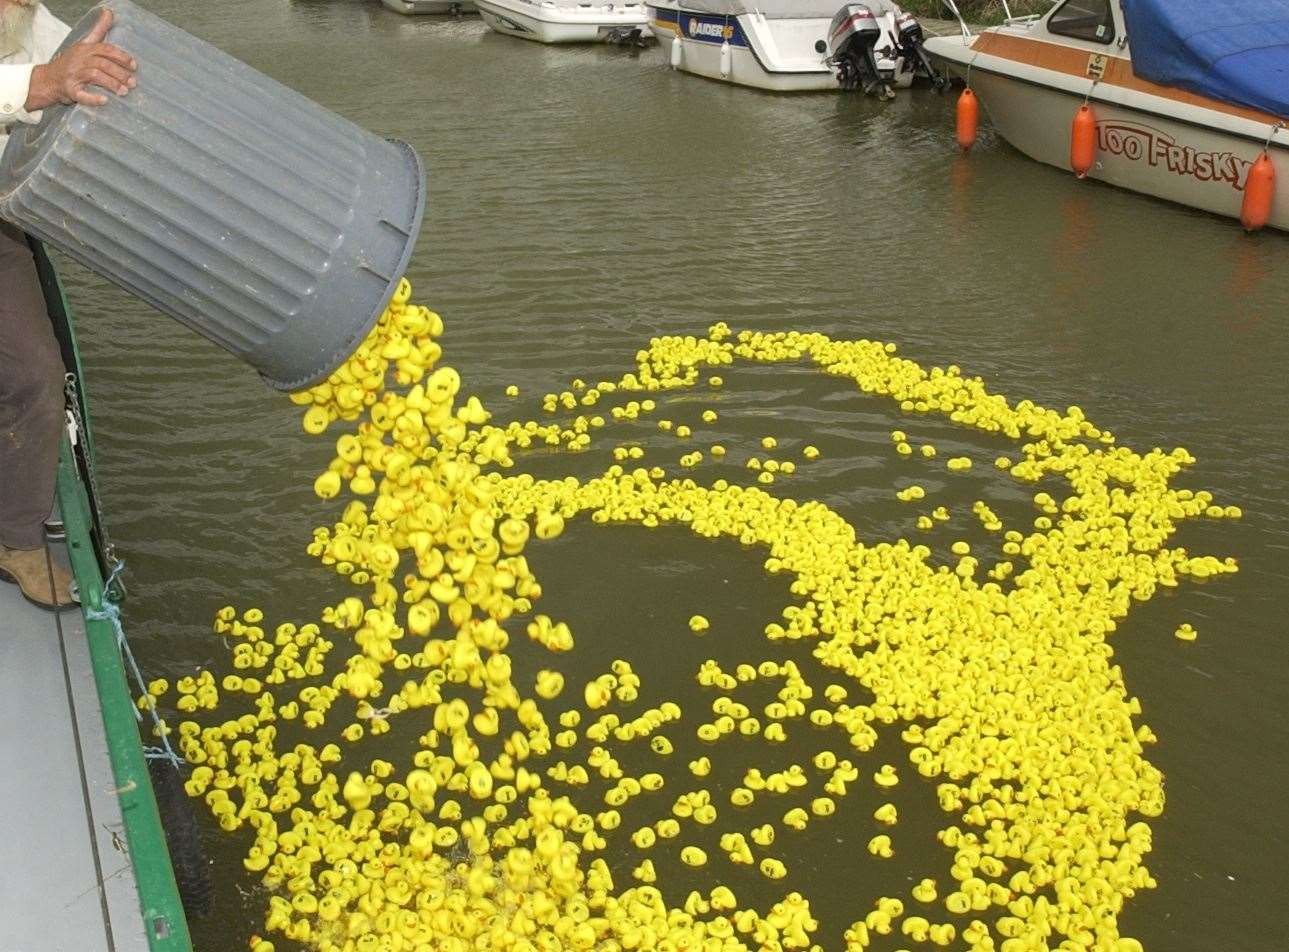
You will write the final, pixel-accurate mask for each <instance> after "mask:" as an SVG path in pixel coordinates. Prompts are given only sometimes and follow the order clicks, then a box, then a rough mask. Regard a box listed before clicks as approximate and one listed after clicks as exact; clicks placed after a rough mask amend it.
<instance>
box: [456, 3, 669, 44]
mask: <svg viewBox="0 0 1289 952" xmlns="http://www.w3.org/2000/svg"><path fill="white" fill-rule="evenodd" d="M475 6H476V7H478V10H479V15H480V16H481V17H483V22H484V23H486V24H488V26H490V27H492V28H493V29H494V30H496V31H497V32H498V33H505V34H506V35H507V36H518V37H521V38H522V39H525V40H535V41H537V42H538V43H600V42H606V41H608V42H638V41H639V40H640V38H641V37H642V36H643V35H644V30H645V26H646V25H647V24H648V22H649V15H648V13H647V12H646V10H645V7H644V4H643V3H637V2H609V3H585V2H584V3H579V2H576V0H562V2H557V0H475Z"/></svg>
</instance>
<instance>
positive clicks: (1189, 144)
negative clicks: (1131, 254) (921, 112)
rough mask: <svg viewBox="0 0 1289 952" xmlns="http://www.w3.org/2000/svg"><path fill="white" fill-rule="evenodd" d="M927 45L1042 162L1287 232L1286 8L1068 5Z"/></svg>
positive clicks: (1223, 0) (1245, 2)
mask: <svg viewBox="0 0 1289 952" xmlns="http://www.w3.org/2000/svg"><path fill="white" fill-rule="evenodd" d="M926 49H927V52H928V53H930V54H931V55H932V57H933V58H934V59H936V60H937V61H939V62H940V63H943V64H944V65H945V66H946V67H947V68H948V69H949V70H951V71H952V72H953V73H955V74H956V75H958V76H959V77H961V78H962V79H964V80H965V81H966V82H967V83H968V85H970V87H971V88H972V89H973V90H974V93H975V95H977V96H978V97H979V100H980V102H981V103H982V104H983V105H984V107H985V109H986V110H987V112H988V115H989V118H990V119H991V120H992V122H993V125H994V127H995V128H996V129H997V131H998V133H999V134H1000V135H1001V136H1002V137H1003V138H1004V139H1006V140H1007V141H1008V142H1010V143H1011V144H1012V145H1014V146H1015V147H1016V148H1018V149H1019V150H1020V151H1022V152H1024V153H1025V154H1026V155H1028V156H1030V157H1032V158H1034V159H1037V160H1039V161H1040V162H1045V163H1047V164H1049V165H1054V166H1057V167H1059V168H1064V169H1070V168H1074V170H1075V171H1076V172H1079V173H1080V174H1081V175H1086V177H1087V178H1091V179H1099V180H1101V181H1104V182H1107V183H1109V184H1111V185H1117V186H1120V187H1123V188H1128V189H1132V190H1133V191H1137V192H1142V193H1145V194H1147V195H1153V196H1156V197H1159V198H1163V199H1167V200H1169V201H1173V202H1180V203H1182V204H1184V205H1190V206H1193V207H1195V208H1200V209H1204V210H1206V211H1210V212H1215V213H1216V214H1219V215H1226V216H1230V217H1235V218H1240V219H1241V220H1242V221H1243V222H1244V223H1245V226H1246V227H1261V225H1263V224H1269V225H1271V226H1272V227H1276V228H1282V229H1283V228H1289V189H1286V188H1285V187H1280V188H1276V187H1275V183H1276V181H1277V180H1279V181H1281V182H1282V183H1283V182H1284V181H1285V177H1286V176H1289V132H1286V131H1285V130H1284V128H1283V124H1284V122H1285V120H1286V119H1287V118H1289V87H1286V85H1285V82H1284V77H1285V76H1286V75H1289V0H1203V2H1200V0H1060V2H1057V3H1056V4H1055V5H1054V6H1053V7H1052V9H1051V10H1050V11H1048V12H1047V13H1046V14H1044V15H1042V16H1036V17H1018V18H1013V19H1011V20H1008V21H1007V22H1006V23H1004V24H1003V25H1002V26H998V27H994V28H991V29H988V30H984V31H982V32H981V33H979V34H972V32H971V31H970V30H969V29H968V28H967V26H966V25H965V24H963V25H962V29H961V34H960V35H958V36H943V37H936V38H932V39H930V40H928V41H927V43H926ZM1076 115H1081V119H1080V122H1081V127H1082V131H1079V130H1078V129H1077V128H1076V126H1075V124H1074V119H1075V117H1076ZM1080 136H1082V137H1084V138H1085V140H1086V141H1084V142H1082V143H1079V142H1077V141H1076V139H1077V138H1078V137H1080ZM1081 147H1082V151H1080V148H1081ZM1084 163H1086V165H1087V167H1086V168H1079V167H1076V166H1081V165H1083V164H1084Z"/></svg>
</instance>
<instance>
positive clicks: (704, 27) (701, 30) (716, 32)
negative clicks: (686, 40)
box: [689, 17, 734, 40]
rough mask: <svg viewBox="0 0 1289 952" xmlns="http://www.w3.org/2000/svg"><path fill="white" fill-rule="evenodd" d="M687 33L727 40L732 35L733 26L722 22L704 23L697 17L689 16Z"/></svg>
mask: <svg viewBox="0 0 1289 952" xmlns="http://www.w3.org/2000/svg"><path fill="white" fill-rule="evenodd" d="M689 35H690V36H710V37H712V38H713V39H717V40H728V39H730V38H731V37H733V36H734V27H732V26H730V25H729V24H723V23H705V22H704V21H702V20H700V19H698V17H690V18H689Z"/></svg>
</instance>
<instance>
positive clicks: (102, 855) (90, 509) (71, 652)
mask: <svg viewBox="0 0 1289 952" xmlns="http://www.w3.org/2000/svg"><path fill="white" fill-rule="evenodd" d="M32 245H33V248H32V250H33V253H34V255H35V259H36V264H37V270H38V272H39V275H40V283H41V286H42V289H43V291H44V295H45V301H46V305H47V309H48V312H49V316H50V319H51V320H52V322H53V324H54V329H55V333H56V336H57V337H58V340H59V343H60V345H61V347H62V351H63V356H64V361H65V363H66V369H67V376H66V391H67V398H68V414H69V423H68V433H69V438H68V439H66V440H64V441H63V445H62V449H61V454H60V461H59V468H58V481H57V507H58V513H57V521H56V522H55V521H51V522H50V523H48V524H47V528H46V532H47V537H48V541H47V543H46V554H47V558H48V559H50V560H51V562H61V563H62V564H63V565H64V566H65V567H68V568H69V569H70V570H71V573H72V576H73V578H74V579H75V582H76V588H77V591H78V593H79V597H80V601H81V609H80V610H79V611H71V610H69V611H64V612H61V613H59V614H53V613H51V612H47V611H43V610H41V609H39V608H36V607H33V606H32V605H30V604H28V603H27V602H26V601H24V600H23V598H22V597H21V595H20V593H19V590H18V588H17V587H16V586H13V585H8V584H0V699H2V700H0V796H3V798H4V801H5V804H6V809H7V810H8V811H9V817H10V820H11V822H10V824H9V828H8V831H7V833H6V835H5V836H4V837H3V838H0V861H3V863H4V867H5V869H6V872H5V877H4V886H3V888H0V921H3V923H4V927H3V928H4V937H5V940H6V941H5V942H4V943H3V947H4V948H6V949H8V948H12V949H33V950H35V949H77V950H84V952H192V943H191V939H190V936H189V932H188V924H187V920H186V917H185V911H184V906H183V903H182V902H181V896H182V898H183V899H185V900H188V901H191V902H195V903H200V904H203V905H205V904H208V903H209V901H210V894H209V888H210V887H209V870H208V868H207V865H206V863H205V860H204V858H203V857H201V856H200V855H199V854H200V848H199V846H197V844H196V842H195V829H193V828H191V827H187V828H186V830H184V831H180V830H179V828H180V827H182V826H185V825H186V824H189V823H191V822H192V816H191V813H190V812H189V811H190V807H189V805H188V804H187V802H186V800H185V797H184V792H183V788H182V785H181V784H182V780H181V779H180V778H179V774H178V772H177V769H176V766H175V765H174V762H173V761H172V760H166V761H164V762H163V761H161V760H160V759H153V757H152V755H153V754H160V753H161V751H152V752H145V750H144V748H143V746H142V744H141V743H140V735H139V725H138V723H137V722H136V715H137V714H138V710H137V709H136V707H135V703H134V700H133V698H132V697H131V693H130V687H129V684H128V682H127V678H126V673H125V667H126V665H125V662H124V660H123V658H122V654H121V650H122V648H123V647H127V643H126V641H125V639H124V636H123V633H122V630H121V629H120V627H119V624H120V623H119V618H118V617H117V613H116V609H115V605H116V601H117V600H118V599H119V598H120V597H121V595H122V589H121V588H120V586H119V573H118V572H116V571H113V568H114V556H113V553H112V547H111V543H110V541H109V540H108V536H107V532H106V529H105V527H104V525H103V521H102V513H101V510H100V507H99V503H98V501H97V496H96V491H95V488H94V485H93V455H94V447H93V434H92V432H91V431H90V427H89V405H88V402H87V400H86V397H85V386H84V385H85V381H84V378H83V376H82V373H81V366H80V357H79V352H78V349H77V344H76V336H75V330H74V327H73V325H72V321H71V316H70V312H69V311H68V309H67V305H66V301H65V299H64V298H63V294H62V289H61V287H60V285H59V282H58V278H57V275H56V273H55V272H54V268H53V265H52V264H51V262H50V260H49V258H48V257H47V256H46V255H45V252H44V249H43V247H42V246H41V245H39V244H38V243H36V242H33V243H32ZM136 690H140V691H142V688H141V686H140V685H137V684H136ZM145 723H147V724H148V726H149V727H151V726H152V725H153V722H152V721H151V720H147V721H145ZM154 784H155V793H154ZM158 806H160V808H161V809H160V813H159V812H158ZM176 811H178V812H176ZM163 816H164V817H165V818H166V820H167V821H169V822H168V823H167V826H166V827H163V825H162V822H161V819H162V817H163ZM176 820H177V821H180V822H175V821H176ZM177 831H179V832H178V833H177ZM168 841H169V842H168ZM172 847H173V848H174V850H175V852H174V856H173V863H172V855H171V848H172ZM176 874H178V883H177V882H176Z"/></svg>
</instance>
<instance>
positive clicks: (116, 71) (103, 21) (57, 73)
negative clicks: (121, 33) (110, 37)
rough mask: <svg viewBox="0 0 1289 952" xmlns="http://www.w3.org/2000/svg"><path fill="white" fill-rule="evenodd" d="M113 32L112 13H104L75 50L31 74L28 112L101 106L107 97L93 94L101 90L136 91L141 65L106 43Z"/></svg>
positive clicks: (64, 51) (69, 49)
mask: <svg viewBox="0 0 1289 952" xmlns="http://www.w3.org/2000/svg"><path fill="white" fill-rule="evenodd" d="M111 28H112V11H111V10H104V11H103V12H102V14H101V15H100V16H99V18H98V22H97V23H95V24H94V29H92V30H90V32H89V33H88V34H87V35H86V37H85V39H83V40H81V41H80V42H79V43H77V44H75V45H74V46H70V47H68V48H67V49H65V50H63V52H62V53H60V54H59V55H58V56H56V57H55V58H54V59H53V60H51V61H50V62H48V63H46V64H45V65H43V66H37V67H36V68H35V69H33V70H32V71H31V86H30V87H29V89H28V92H27V102H26V104H25V106H24V108H25V109H26V110H27V111H28V112H35V111H36V110H38V109H44V108H45V107H46V106H54V105H58V104H59V103H66V104H68V105H72V104H74V103H78V102H79V103H84V104H85V105H87V106H101V105H103V104H104V103H105V102H107V97H106V96H104V95H103V94H101V93H97V92H92V91H91V90H90V88H89V87H91V86H98V87H100V88H102V89H107V90H110V91H111V92H114V93H116V94H117V95H118V96H124V95H125V94H126V93H127V92H129V91H130V90H131V89H133V88H134V87H135V78H134V71H135V69H136V68H137V67H138V64H137V63H136V62H135V61H134V58H133V57H132V56H130V54H129V53H126V52H125V51H124V50H122V49H119V48H118V47H115V46H113V45H112V44H111V43H104V42H103V39H104V37H106V36H107V31H108V30H110V29H111Z"/></svg>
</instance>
